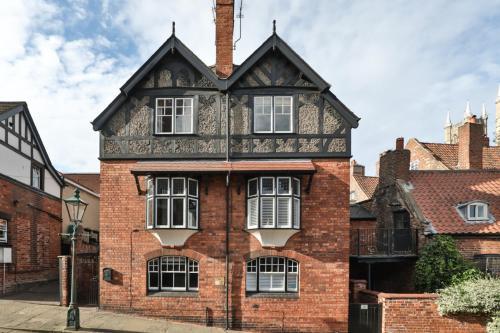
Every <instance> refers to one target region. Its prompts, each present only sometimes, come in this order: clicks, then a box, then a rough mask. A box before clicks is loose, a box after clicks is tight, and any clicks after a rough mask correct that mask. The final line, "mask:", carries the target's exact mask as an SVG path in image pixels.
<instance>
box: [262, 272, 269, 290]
mask: <svg viewBox="0 0 500 333" xmlns="http://www.w3.org/2000/svg"><path fill="white" fill-rule="evenodd" d="M259 290H260V291H269V290H271V274H270V273H262V272H261V273H260V274H259Z"/></svg>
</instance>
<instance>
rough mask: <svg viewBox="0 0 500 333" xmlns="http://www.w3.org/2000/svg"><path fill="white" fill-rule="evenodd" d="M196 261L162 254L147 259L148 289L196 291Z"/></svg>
mask: <svg viewBox="0 0 500 333" xmlns="http://www.w3.org/2000/svg"><path fill="white" fill-rule="evenodd" d="M198 273H199V266H198V261H196V260H193V259H190V258H187V257H180V256H163V257H159V258H154V259H151V260H149V261H148V274H147V286H148V290H149V291H197V290H198Z"/></svg>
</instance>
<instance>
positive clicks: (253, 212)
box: [248, 198, 259, 229]
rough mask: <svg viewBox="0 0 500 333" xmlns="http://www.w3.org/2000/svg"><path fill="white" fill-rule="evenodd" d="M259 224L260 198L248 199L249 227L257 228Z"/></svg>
mask: <svg viewBox="0 0 500 333" xmlns="http://www.w3.org/2000/svg"><path fill="white" fill-rule="evenodd" d="M258 224H259V198H252V199H249V200H248V228H249V229H251V228H257V227H258Z"/></svg>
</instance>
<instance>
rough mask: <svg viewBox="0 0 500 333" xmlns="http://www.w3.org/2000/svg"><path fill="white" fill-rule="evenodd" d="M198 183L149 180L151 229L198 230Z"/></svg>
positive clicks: (169, 178)
mask: <svg viewBox="0 0 500 333" xmlns="http://www.w3.org/2000/svg"><path fill="white" fill-rule="evenodd" d="M198 204H199V200H198V180H196V179H192V178H186V177H156V178H150V179H148V180H147V192H146V227H147V228H188V229H197V228H198Z"/></svg>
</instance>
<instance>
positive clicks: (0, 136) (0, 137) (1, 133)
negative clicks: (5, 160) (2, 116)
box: [0, 127, 5, 141]
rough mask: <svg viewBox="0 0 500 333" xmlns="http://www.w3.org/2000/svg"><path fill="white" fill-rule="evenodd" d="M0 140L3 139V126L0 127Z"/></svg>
mask: <svg viewBox="0 0 500 333" xmlns="http://www.w3.org/2000/svg"><path fill="white" fill-rule="evenodd" d="M0 141H5V128H3V127H0Z"/></svg>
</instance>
